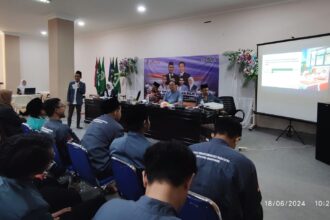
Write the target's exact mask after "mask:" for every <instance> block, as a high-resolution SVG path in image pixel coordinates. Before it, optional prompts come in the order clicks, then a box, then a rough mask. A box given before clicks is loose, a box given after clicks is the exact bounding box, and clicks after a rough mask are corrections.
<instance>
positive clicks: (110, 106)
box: [101, 97, 120, 114]
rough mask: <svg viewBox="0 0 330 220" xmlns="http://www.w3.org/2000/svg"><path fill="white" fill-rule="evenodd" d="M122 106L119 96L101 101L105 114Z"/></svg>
mask: <svg viewBox="0 0 330 220" xmlns="http://www.w3.org/2000/svg"><path fill="white" fill-rule="evenodd" d="M119 108H120V103H119V101H118V99H117V97H112V98H110V99H106V100H103V101H102V102H101V110H102V113H103V114H109V113H112V112H114V111H116V110H118V109H119Z"/></svg>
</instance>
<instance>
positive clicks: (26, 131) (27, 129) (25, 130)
mask: <svg viewBox="0 0 330 220" xmlns="http://www.w3.org/2000/svg"><path fill="white" fill-rule="evenodd" d="M21 128H22V130H23V133H24V134H29V133H31V132H32V129H31V128H30V126H29V125H28V124H26V123H22V124H21Z"/></svg>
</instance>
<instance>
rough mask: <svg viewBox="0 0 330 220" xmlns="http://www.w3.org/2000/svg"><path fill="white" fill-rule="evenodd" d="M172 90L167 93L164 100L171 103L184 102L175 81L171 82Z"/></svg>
mask: <svg viewBox="0 0 330 220" xmlns="http://www.w3.org/2000/svg"><path fill="white" fill-rule="evenodd" d="M168 86H169V88H170V90H169V91H167V92H166V93H165V96H164V101H165V102H168V103H170V104H179V103H182V100H183V98H182V94H181V92H179V91H178V90H177V85H176V84H175V82H174V81H171V82H170V83H169V85H168Z"/></svg>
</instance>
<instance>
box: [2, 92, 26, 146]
mask: <svg viewBox="0 0 330 220" xmlns="http://www.w3.org/2000/svg"><path fill="white" fill-rule="evenodd" d="M11 99H12V91H10V90H0V127H1V132H2V141H3V140H4V139H5V138H7V137H10V136H12V135H15V134H19V133H22V132H23V131H22V128H21V124H22V119H20V117H19V116H18V115H17V113H16V112H15V111H14V109H13V107H12V106H11Z"/></svg>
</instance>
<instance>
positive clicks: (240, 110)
mask: <svg viewBox="0 0 330 220" xmlns="http://www.w3.org/2000/svg"><path fill="white" fill-rule="evenodd" d="M237 112H242V114H243V120H242V121H244V118H245V112H244V111H243V110H242V109H236V112H235V115H236V114H237Z"/></svg>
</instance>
